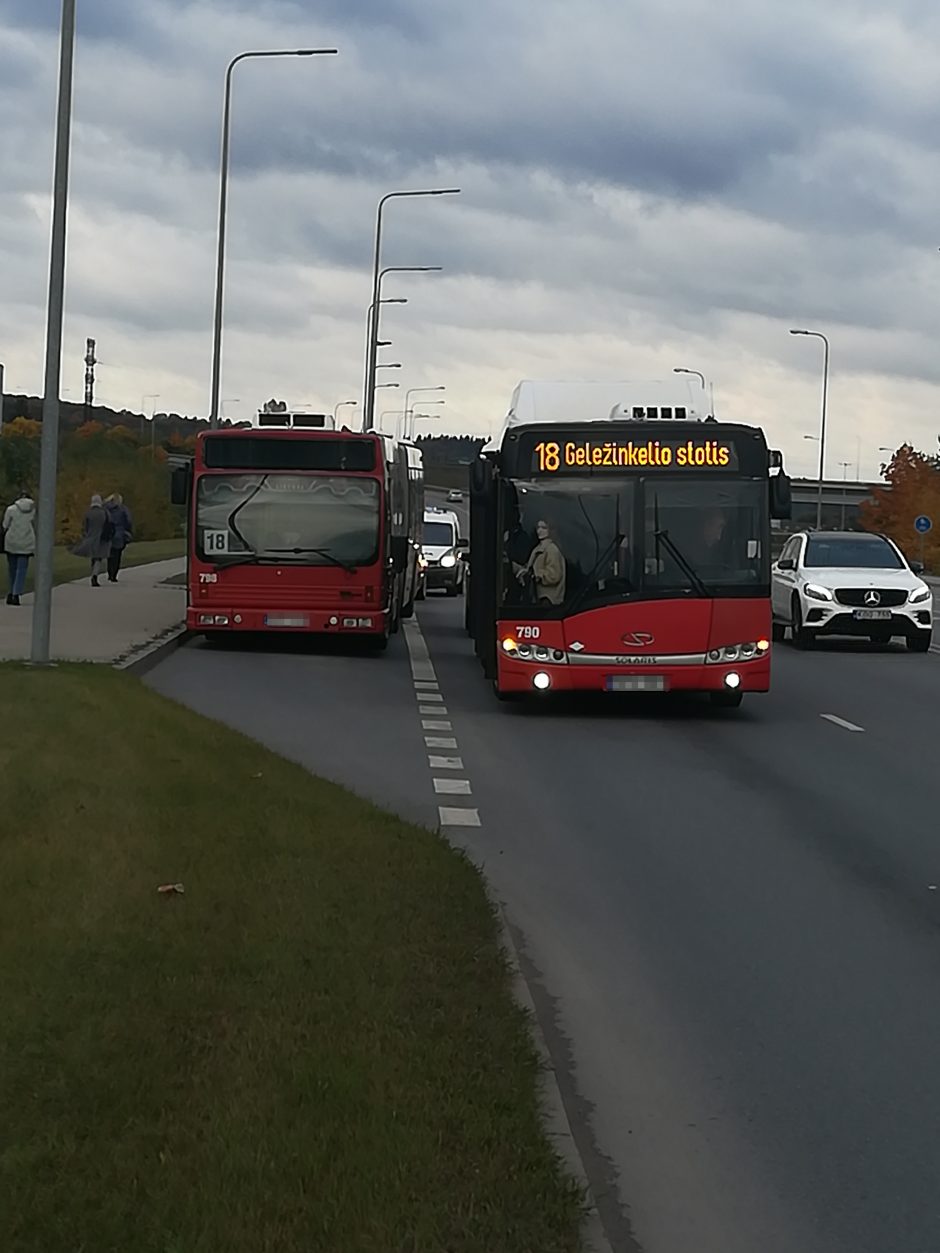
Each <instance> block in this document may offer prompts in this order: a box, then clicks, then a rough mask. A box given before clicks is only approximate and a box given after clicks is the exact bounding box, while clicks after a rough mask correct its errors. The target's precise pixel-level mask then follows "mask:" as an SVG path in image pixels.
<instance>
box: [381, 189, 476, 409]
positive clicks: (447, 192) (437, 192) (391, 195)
mask: <svg viewBox="0 0 940 1253" xmlns="http://www.w3.org/2000/svg"><path fill="white" fill-rule="evenodd" d="M459 194H460V188H459V187H428V188H421V189H419V190H417V191H389V192H386V193H385V195H384V196H383V197H382V199H381V200H380V201H379V204H378V208H377V209H376V214H375V248H374V251H373V255H372V306H373V308H375V309H376V310H378V305H379V296H380V293H379V274H380V266H381V262H382V215H383V213H384V211H385V206H386V204H387V203H388V202H389V200H403V199H414V198H416V197H418V196H457V195H459ZM378 322H379V319H378V316H376V317H375V318H374V319H373V323H372V328H371V333H370V335H369V351H368V352H367V354H366V378H365V387H364V388H363V392H364V395H363V398H362V413H363V429H364V430H366V431H370V430H371V429H372V423H373V416H374V414H375V396H374V395H373V394H372V392H373V389H374V387H375V358H376V351H377V350H376V347H375V341H376V340H377V339H378Z"/></svg>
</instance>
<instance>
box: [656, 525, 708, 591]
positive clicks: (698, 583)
mask: <svg viewBox="0 0 940 1253" xmlns="http://www.w3.org/2000/svg"><path fill="white" fill-rule="evenodd" d="M653 536H654V538H656V539H658V540H661V541H662V542H663V544H665V546H666V548H667V549H668V550H669V552H670V553H671V554H672V557H673V560H674V561H675V563H676V565H677V566H678V567H679V568H680V570H681V571H682V573H683V574H684V575H685V577H686V578H687V579H688V580H689V582H690V583H691V584H692V586H693V588H694V589H695V591H697V592H698V594H699V596H701V597H702V598H703V600H711V598H712V593H711V592H710V591H709V590H708V588H707V587H706V586H705V584H704V583H703V582H702V580H701V578H700V577H699V575H698V574H697V573H696V571H695V570H694V569H693V567H692V566H690V565H689V563H688V561H687V560H686V558H685V557H684V556H683V555H682V553H681V552H680V550H679V549H678V548H677V547H676V545H675V542H674V541H673V540H672V539H670V538H669V532H668V531H654V532H653Z"/></svg>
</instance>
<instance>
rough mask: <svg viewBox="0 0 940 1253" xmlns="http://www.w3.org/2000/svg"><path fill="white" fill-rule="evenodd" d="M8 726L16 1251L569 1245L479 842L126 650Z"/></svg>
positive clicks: (6, 1187) (79, 670)
mask: <svg viewBox="0 0 940 1253" xmlns="http://www.w3.org/2000/svg"><path fill="white" fill-rule="evenodd" d="M0 721H2V725H3V726H5V727H6V728H7V729H8V733H7V734H5V735H3V736H0V778H2V779H3V791H4V796H3V809H2V815H3V819H2V822H0V882H2V885H3V909H2V911H0V1006H2V1011H0V1249H3V1250H4V1253H6V1251H8V1250H9V1253H83V1251H86V1250H87V1251H88V1253H445V1251H446V1253H562V1251H565V1253H571V1251H572V1250H575V1249H576V1248H577V1226H578V1220H579V1216H580V1212H581V1208H580V1196H579V1194H578V1192H577V1190H576V1189H575V1187H574V1185H573V1184H572V1183H570V1182H569V1181H568V1180H567V1178H566V1177H565V1175H564V1174H563V1172H562V1170H561V1168H560V1166H559V1164H558V1161H557V1159H556V1157H555V1155H554V1153H553V1150H552V1148H551V1147H550V1144H549V1143H548V1141H547V1139H546V1137H545V1135H544V1133H543V1130H542V1127H541V1123H540V1118H539V1114H538V1102H537V1098H536V1084H537V1075H538V1062H537V1059H536V1056H535V1054H534V1052H533V1049H532V1046H531V1041H530V1038H529V1034H528V1028H527V1022H526V1018H525V1015H524V1014H523V1012H522V1011H521V1010H519V1009H518V1008H517V1006H516V1005H515V1003H514V1001H513V1000H512V998H511V995H510V991H509V982H508V973H507V970H506V966H505V962H504V958H503V956H502V953H501V950H500V947H499V941H498V932H497V928H496V924H495V920H494V917H493V913H492V910H491V908H490V906H489V903H488V901H487V899H486V895H485V891H484V888H483V885H482V883H481V880H480V878H479V876H478V874H477V872H476V871H475V869H474V868H473V867H472V866H471V865H470V863H469V862H468V861H467V860H466V859H465V858H463V857H462V856H461V855H459V854H457V853H455V852H454V851H453V850H451V849H450V848H449V847H448V846H447V845H446V844H445V843H444V842H443V841H442V840H441V839H439V838H438V837H437V836H435V835H433V834H431V833H430V832H427V831H424V830H421V829H419V828H416V827H414V826H411V825H409V824H407V823H405V822H401V821H399V820H397V819H396V818H394V817H392V816H390V815H387V814H385V813H383V812H382V811H380V810H378V809H376V808H374V807H372V806H370V805H368V804H366V803H365V802H362V801H359V800H357V799H356V798H354V797H352V796H351V795H349V794H348V793H346V792H345V791H343V790H342V789H340V788H338V787H335V786H333V785H331V784H327V783H325V782H322V781H320V780H317V779H315V778H312V777H311V776H309V775H308V774H306V773H305V772H304V771H302V770H300V769H299V768H298V767H295V766H293V765H291V764H289V763H287V762H285V761H284V760H282V759H280V758H278V757H276V756H274V755H273V754H271V753H269V752H267V751H265V750H263V749H261V748H260V747H259V746H257V745H256V744H254V743H253V742H251V741H249V740H247V739H245V738H243V737H241V736H239V735H236V734H234V733H232V732H229V731H227V730H226V729H224V728H222V727H221V726H218V725H216V724H215V723H212V722H209V721H207V720H205V719H202V718H199V717H197V716H195V715H192V714H189V713H188V712H186V711H184V710H183V709H181V708H180V707H178V706H176V705H174V704H172V703H171V702H169V701H166V700H163V699H162V698H160V697H158V696H155V695H154V694H152V693H150V692H149V691H148V690H147V689H146V688H145V687H143V686H142V685H141V684H140V683H139V682H138V681H137V680H135V679H133V678H131V677H129V676H127V675H122V674H119V673H117V672H115V671H111V670H103V669H99V668H97V667H95V668H91V667H81V666H61V667H59V668H57V669H56V670H49V671H29V670H27V669H25V668H23V667H19V666H4V667H0ZM176 881H180V882H182V883H183V884H184V885H185V894H184V895H182V896H177V895H174V896H171V897H165V896H161V895H159V894H158V893H157V890H156V889H157V886H158V885H159V884H161V883H165V882H176Z"/></svg>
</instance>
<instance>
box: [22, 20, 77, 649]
mask: <svg viewBox="0 0 940 1253" xmlns="http://www.w3.org/2000/svg"><path fill="white" fill-rule="evenodd" d="M74 60H75V0H62V19H61V26H60V32H59V104H58V115H57V118H56V137H55V166H54V171H53V178H52V238H51V242H50V248H49V298H48V303H47V306H46V362H45V378H44V384H43V397H42V445H41V451H40V462H39V510H38V514H37V518H36V599H35V604H34V606H33V626H32V640H31V645H30V657H31V659H32V661H33V662H34V663H36V664H39V665H45V664H46V663H47V662H48V661H49V637H50V634H51V626H52V547H53V543H54V541H55V497H56V462H57V459H58V446H59V387H60V385H61V383H62V305H63V300H64V293H65V238H66V229H67V225H68V202H69V155H70V151H71V139H72V67H73V64H74Z"/></svg>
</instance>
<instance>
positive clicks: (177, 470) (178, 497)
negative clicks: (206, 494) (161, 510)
mask: <svg viewBox="0 0 940 1253" xmlns="http://www.w3.org/2000/svg"><path fill="white" fill-rule="evenodd" d="M191 481H192V471H191V469H190V467H189V466H174V467H173V470H172V472H171V474H170V503H171V504H174V505H188V504H189V490H190V483H191Z"/></svg>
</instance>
